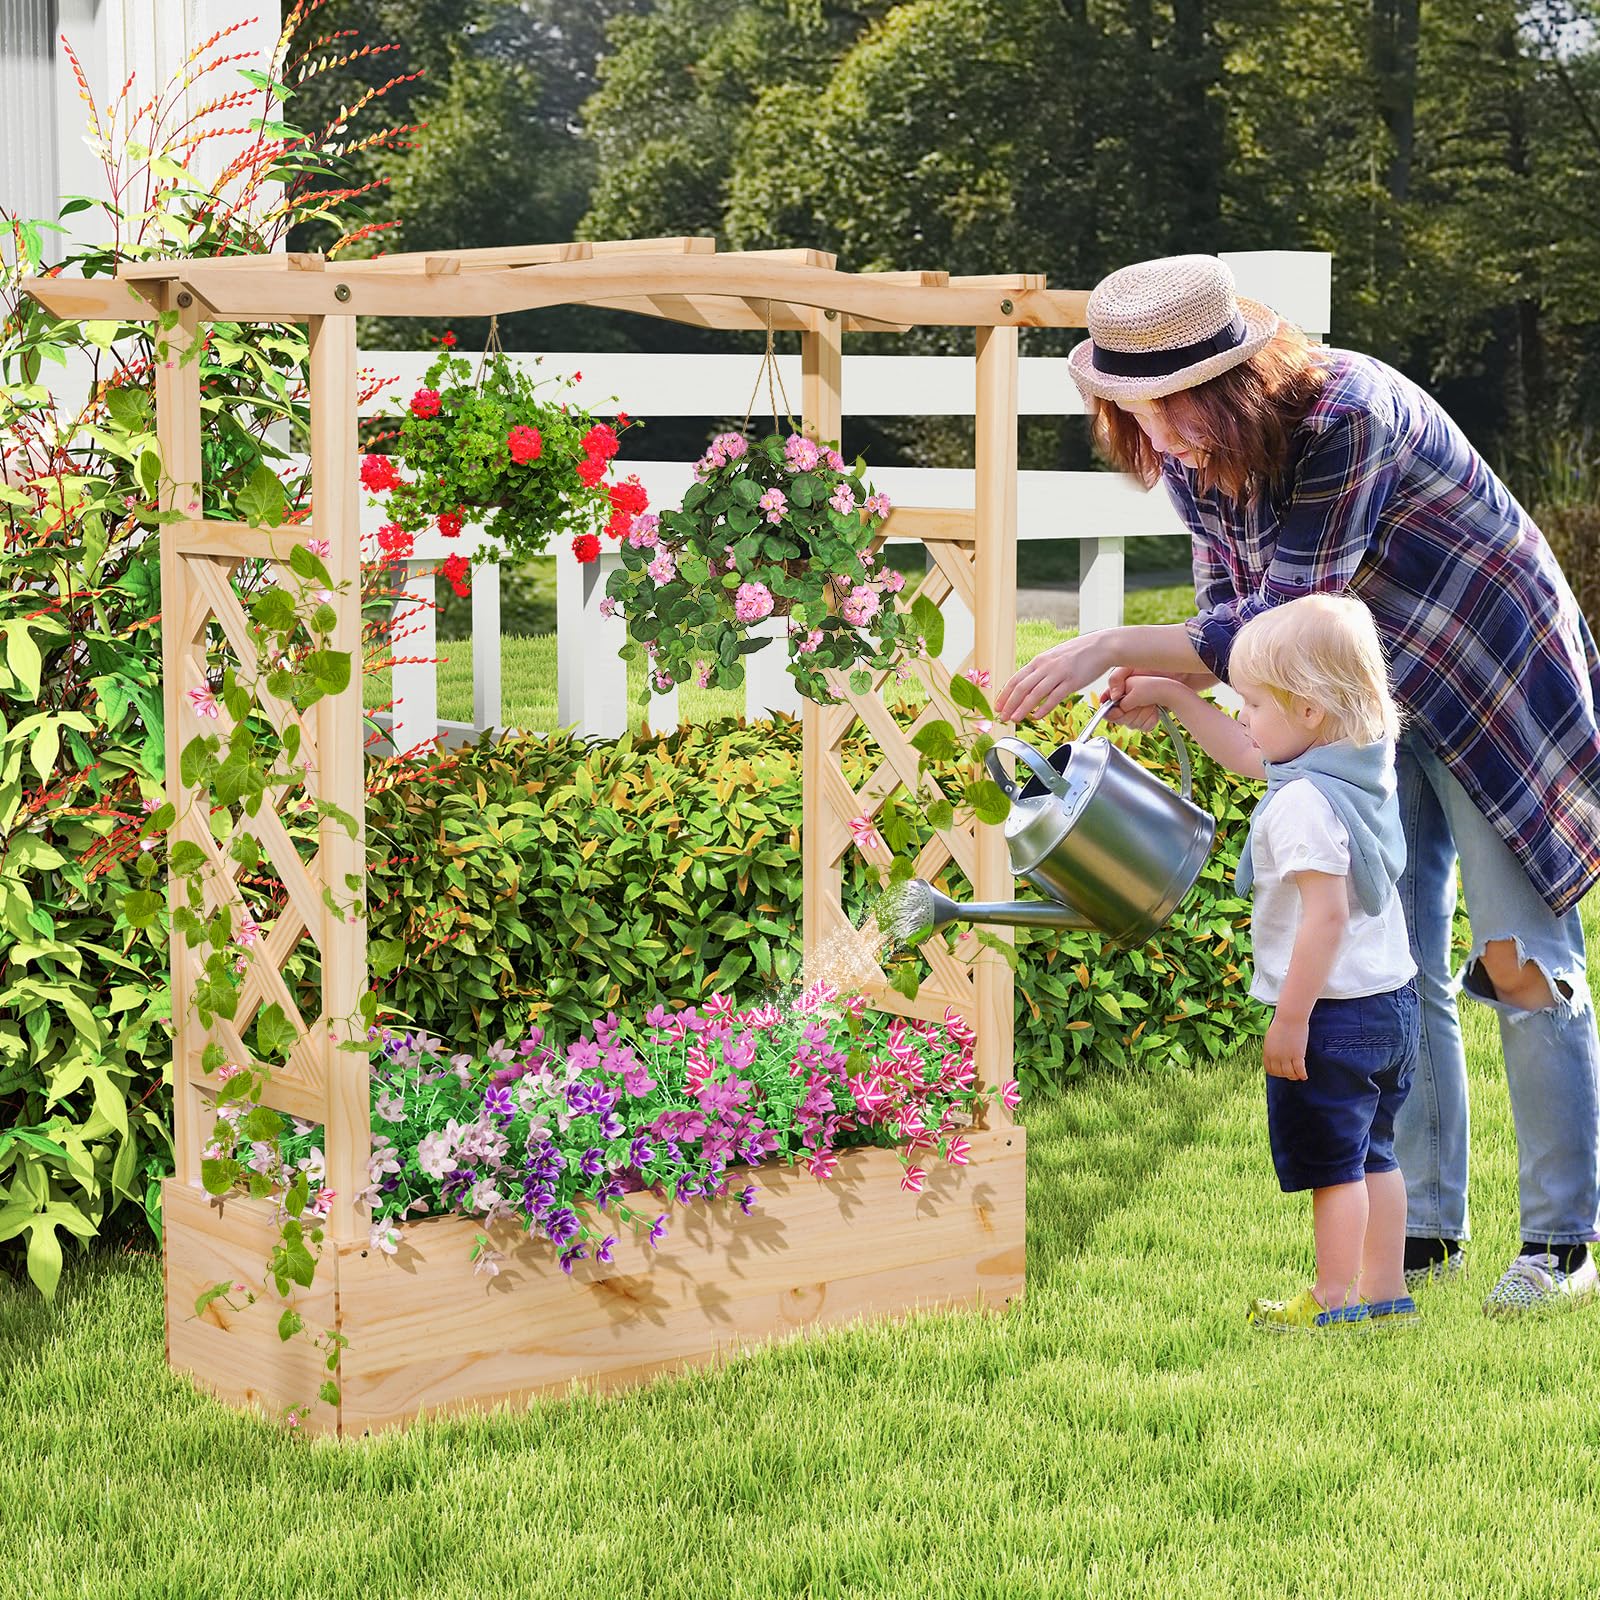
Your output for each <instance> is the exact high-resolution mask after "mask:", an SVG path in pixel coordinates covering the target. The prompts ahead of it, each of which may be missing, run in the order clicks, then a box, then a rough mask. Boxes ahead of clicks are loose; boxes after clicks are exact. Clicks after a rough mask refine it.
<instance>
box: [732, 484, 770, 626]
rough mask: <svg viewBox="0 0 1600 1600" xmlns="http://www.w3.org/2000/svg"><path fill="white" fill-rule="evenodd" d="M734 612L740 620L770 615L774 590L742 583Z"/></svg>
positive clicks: (735, 597)
mask: <svg viewBox="0 0 1600 1600" xmlns="http://www.w3.org/2000/svg"><path fill="white" fill-rule="evenodd" d="M774 492H775V491H774ZM733 614H734V616H736V617H737V618H738V619H739V621H740V622H759V621H760V620H761V619H762V618H763V617H770V616H771V615H772V591H771V590H770V589H769V588H768V587H767V586H766V585H765V584H764V583H741V584H740V585H739V592H738V594H737V595H735V596H734V601H733Z"/></svg>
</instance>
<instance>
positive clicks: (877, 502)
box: [865, 494, 890, 517]
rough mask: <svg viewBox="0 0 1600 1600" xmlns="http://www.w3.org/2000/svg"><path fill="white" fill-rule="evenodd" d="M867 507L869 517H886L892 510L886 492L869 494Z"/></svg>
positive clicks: (866, 502)
mask: <svg viewBox="0 0 1600 1600" xmlns="http://www.w3.org/2000/svg"><path fill="white" fill-rule="evenodd" d="M865 507H866V512H867V515H868V516H869V517H886V516H888V515H889V511H890V505H889V497H888V495H886V494H869V495H868V496H867V498H866V501H865Z"/></svg>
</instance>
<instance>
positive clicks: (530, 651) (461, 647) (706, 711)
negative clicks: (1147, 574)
mask: <svg viewBox="0 0 1600 1600" xmlns="http://www.w3.org/2000/svg"><path fill="white" fill-rule="evenodd" d="M1193 609H1194V593H1193V591H1192V590H1191V589H1189V588H1187V587H1185V586H1183V585H1179V586H1177V587H1175V588H1161V589H1132V590H1130V591H1129V592H1128V597H1127V602H1126V607H1125V614H1126V619H1127V621H1128V622H1130V623H1148V622H1176V621H1180V620H1181V619H1182V618H1184V617H1186V616H1188V615H1189V614H1190V612H1192V611H1193ZM1070 637H1071V634H1070V633H1064V632H1062V631H1061V630H1060V629H1059V628H1054V627H1052V626H1051V625H1050V624H1049V623H1048V622H1041V621H1039V620H1038V619H1037V618H1035V619H1031V620H1030V619H1026V618H1025V619H1023V620H1021V621H1019V622H1018V624H1017V661H1018V663H1019V664H1021V663H1022V662H1024V661H1030V660H1032V658H1033V657H1034V656H1036V655H1037V654H1038V653H1039V652H1040V651H1041V650H1044V649H1047V648H1048V647H1049V646H1050V645H1052V644H1055V643H1056V642H1057V641H1058V640H1060V639H1066V638H1070ZM439 654H440V658H441V659H440V665H439V715H440V716H441V717H442V718H443V719H444V720H445V721H447V722H470V721H471V720H472V646H471V644H470V643H469V642H468V641H467V640H465V639H457V640H453V641H452V640H446V641H443V642H441V643H440V645H439ZM643 683H644V678H643V673H642V670H641V669H638V668H630V669H629V673H628V693H629V695H630V697H634V698H635V699H636V698H637V696H638V694H639V691H640V689H641V688H642V687H643ZM365 694H366V704H367V705H368V706H381V705H384V704H386V703H387V702H388V700H389V698H390V689H389V674H388V673H387V672H377V673H371V674H369V675H368V677H367V680H366V690H365ZM500 698H501V706H502V712H501V715H502V719H503V721H504V723H505V725H506V726H507V727H508V728H521V729H524V730H526V731H547V730H549V729H551V728H554V727H555V726H556V639H555V635H554V634H552V633H546V634H537V635H535V636H533V637H531V638H517V637H513V636H509V635H508V636H507V637H505V638H503V639H502V640H501V649H500ZM636 709H637V708H636ZM638 714H639V715H640V716H642V714H643V713H642V711H641V712H639V713H638ZM678 714H679V716H680V717H682V718H683V720H684V721H686V722H713V721H715V720H716V719H717V718H719V717H740V716H743V715H744V694H743V691H740V692H739V693H737V694H734V693H729V692H727V691H725V690H719V689H696V688H694V687H693V686H692V685H691V686H688V687H684V688H680V689H679V690H678Z"/></svg>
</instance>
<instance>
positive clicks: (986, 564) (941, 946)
mask: <svg viewBox="0 0 1600 1600" xmlns="http://www.w3.org/2000/svg"><path fill="white" fill-rule="evenodd" d="M801 354H802V366H803V371H804V379H805V408H804V409H805V426H806V429H807V431H808V432H810V433H811V434H812V436H813V437H815V438H819V439H830V438H837V437H838V436H839V422H840V413H841V409H842V408H841V405H840V395H839V378H840V373H841V370H842V367H841V364H840V362H839V360H838V344H837V334H836V333H830V332H829V331H827V330H822V331H819V332H818V333H816V334H808V335H806V336H805V337H804V338H803V339H802V341H801ZM977 358H978V359H977V365H976V377H977V405H976V408H975V409H976V424H975V447H976V448H975V471H974V501H973V509H972V510H970V511H964V510H944V509H937V508H931V507H901V508H898V509H896V510H895V511H894V512H893V513H892V514H891V516H890V518H889V520H888V522H887V523H886V524H885V526H884V529H883V533H884V536H885V537H888V536H890V535H894V536H905V537H912V538H916V539H919V540H920V541H921V542H922V544H923V546H924V548H925V549H926V551H927V553H928V559H929V570H928V573H927V576H926V578H925V579H924V580H923V583H922V585H921V587H920V589H919V591H918V592H919V594H920V595H922V596H925V597H926V598H927V599H929V600H931V601H933V603H934V604H935V605H938V606H940V608H941V609H943V608H944V607H945V606H946V605H947V604H949V603H950V602H952V601H955V602H959V603H960V605H962V606H964V607H965V608H966V610H967V611H968V612H969V613H970V614H971V616H972V620H973V647H972V650H971V651H970V652H969V654H968V655H967V656H966V657H965V658H964V659H963V660H961V661H959V662H956V663H955V664H954V669H953V670H955V671H956V672H961V671H965V670H966V669H967V668H968V667H972V666H976V667H979V668H982V669H983V670H985V671H987V672H988V673H989V674H990V676H991V680H992V682H993V683H994V684H996V685H998V684H999V683H1002V682H1004V680H1005V678H1006V677H1007V676H1009V674H1010V672H1011V669H1012V667H1013V665H1014V663H1015V649H1016V521H1017V519H1016V466H1017V454H1016V452H1017V426H1016V425H1017V340H1016V332H1015V330H1014V329H1001V328H996V329H980V330H979V331H978V335H977ZM950 671H951V669H950V668H948V667H946V666H943V665H941V664H940V663H939V662H937V661H926V662H924V663H922V664H920V666H919V676H920V677H921V678H922V679H923V682H924V685H925V687H926V688H927V691H928V701H927V704H926V705H925V706H924V707H923V708H922V709H921V710H920V711H919V712H918V713H917V715H916V716H915V717H914V718H912V719H911V720H910V722H909V724H908V725H906V726H902V725H901V723H900V721H899V720H898V719H897V717H896V715H895V712H894V711H893V710H892V709H891V708H890V705H889V704H888V701H887V699H886V697H885V694H884V689H885V686H886V685H887V684H888V682H889V679H890V674H889V673H888V672H887V671H885V672H880V673H877V674H875V675H874V677H873V680H872V682H871V685H870V687H869V688H868V689H867V690H866V691H865V692H864V693H861V694H857V693H855V692H854V691H853V690H852V689H851V688H850V684H849V680H848V676H847V675H846V674H842V673H835V674H833V675H832V676H831V679H830V682H831V685H832V688H833V691H834V693H835V694H837V695H838V696H839V697H840V704H839V705H837V706H810V707H808V708H807V710H806V721H805V781H806V807H805V845H804V857H805V922H806V929H805V932H806V954H807V958H808V962H814V963H815V965H816V966H817V967H818V968H826V967H828V966H829V965H830V963H829V961H828V960H827V955H828V952H829V951H831V950H832V949H834V948H837V947H838V946H839V945H840V944H844V945H845V946H846V947H847V948H849V949H850V959H851V961H852V962H853V963H854V964H855V969H856V970H855V973H854V974H853V983H854V985H855V986H858V987H860V988H862V989H864V990H865V992H866V993H867V994H868V995H869V996H870V997H871V998H872V1000H873V1002H874V1003H875V1004H876V1005H878V1006H880V1007H882V1008H883V1009H885V1010H891V1011H897V1012H900V1013H902V1014H905V1015H911V1016H918V1017H926V1018H929V1019H934V1020H936V1019H939V1018H942V1017H943V1016H944V1014H945V1011H946V1009H947V1008H953V1009H954V1010H955V1011H957V1012H959V1013H960V1014H961V1015H962V1016H963V1017H964V1018H966V1019H967V1021H968V1022H969V1023H970V1024H971V1026H972V1027H973V1028H974V1030H975V1031H976V1033H977V1039H978V1045H977V1071H978V1076H979V1079H980V1081H983V1082H986V1083H996V1082H1000V1081H1003V1080H1004V1079H1006V1078H1009V1077H1010V1076H1011V1069H1012V1035H1013V1017H1012V1003H1013V993H1012V982H1011V973H1010V969H1009V967H1008V966H1007V965H1006V964H1005V962H1004V961H1003V959H1002V958H1001V956H1000V955H999V954H997V953H996V952H995V951H993V950H989V949H986V948H984V947H983V946H982V945H980V944H979V943H978V942H977V941H976V940H968V941H967V942H966V943H965V944H964V945H963V944H962V943H960V942H959V941H958V943H957V944H956V946H955V947H954V948H952V947H950V946H948V945H947V944H946V943H945V941H944V939H943V937H942V936H941V935H935V936H934V937H932V938H930V939H928V940H926V941H925V942H924V943H923V944H922V945H921V946H920V947H919V953H920V954H921V956H922V957H923V958H924V959H925V961H926V963H927V967H928V972H927V976H926V977H925V978H924V980H923V982H922V984H921V986H920V988H919V992H918V994H917V996H916V998H915V999H914V1000H908V999H906V998H905V997H904V996H903V995H901V994H899V993H897V992H896V991H895V990H893V989H891V988H890V987H889V985H888V983H887V981H886V979H885V976H884V973H883V969H882V968H881V966H878V965H877V963H876V962H873V961H871V960H870V959H869V958H868V957H867V954H866V952H865V950H864V948H863V947H862V945H861V944H860V942H859V941H857V940H855V939H854V938H853V933H852V930H853V927H854V924H853V921H852V919H851V918H850V916H849V915H848V913H847V912H846V909H845V906H844V903H843V879H844V873H843V866H842V864H843V862H844V860H845V858H846V857H847V855H848V854H849V853H850V852H851V851H853V850H860V851H861V852H862V853H863V854H864V855H865V856H866V857H867V859H868V860H869V861H871V862H872V863H873V865H874V866H876V867H878V868H879V869H880V870H881V871H883V872H887V869H888V867H889V866H890V864H891V861H892V856H891V854H890V852H889V850H888V848H887V846H886V845H884V844H883V843H882V842H881V839H880V840H879V842H877V843H867V844H863V843H858V842H857V838H856V835H855V832H854V831H853V830H852V828H851V823H852V821H853V820H854V819H857V818H861V817H865V818H867V819H868V820H869V821H871V820H873V819H875V818H876V817H877V816H878V815H879V813H880V812H881V811H882V809H883V807H884V805H885V804H886V803H887V802H888V801H889V799H890V798H891V797H892V796H894V795H896V794H899V793H902V792H904V793H905V794H907V795H911V794H915V793H918V792H920V793H921V794H922V795H924V796H929V795H930V784H931V780H930V779H920V780H919V777H918V773H917V767H918V761H919V757H918V754H917V751H916V748H915V746H914V745H913V743H912V741H913V740H914V739H915V737H916V735H917V733H918V732H919V731H920V730H921V729H922V728H923V727H924V726H925V725H926V724H927V723H928V722H930V721H932V720H935V719H937V718H944V719H946V720H948V721H951V722H954V723H956V724H957V725H959V723H960V715H959V713H958V711H957V709H956V707H955V705H954V704H953V702H952V701H951V699H950V693H949V690H950ZM858 727H859V728H861V729H863V730H864V731H865V732H866V734H867V735H868V736H869V737H870V739H871V740H872V741H873V742H874V743H875V744H876V747H877V751H876V756H875V758H874V760H873V761H872V763H871V768H870V770H869V771H868V773H867V775H866V776H865V778H864V779H860V778H858V779H857V781H856V782H855V783H852V781H851V778H850V775H849V772H848V770H847V759H846V745H847V743H848V742H849V741H850V740H851V739H852V737H853V735H854V732H855V730H856V729H857V728H858ZM919 785H920V790H919ZM951 867H953V868H955V869H957V870H959V872H960V874H961V876H962V877H964V878H965V879H966V882H967V885H968V887H969V889H970V891H971V892H972V894H973V895H974V896H975V897H976V898H978V899H981V900H990V899H1005V898H1008V897H1009V895H1010V893H1011V890H1012V877H1011V870H1010V864H1009V861H1008V858H1007V854H1006V848H1005V842H1004V839H1003V837H1002V836H1001V834H1000V832H999V830H998V829H996V828H993V827H985V826H984V825H983V824H979V823H968V824H967V825H965V826H952V827H950V828H947V829H941V830H939V831H937V832H936V833H935V834H934V836H933V837H932V838H931V839H930V840H929V841H928V842H927V844H926V845H925V846H924V847H923V849H922V851H921V853H920V854H919V856H918V858H917V860H916V862H915V863H914V868H915V872H916V875H917V876H918V877H922V878H927V879H930V880H932V879H934V878H937V877H938V876H939V874H940V873H941V872H944V871H945V870H946V869H947V868H951ZM996 931H997V933H998V934H999V936H1000V937H1001V938H1006V937H1008V936H1009V935H1008V933H1007V931H1006V930H1003V929H1001V930H996ZM957 951H960V952H961V953H960V954H957ZM995 1115H996V1117H997V1118H998V1119H999V1120H1005V1117H1004V1113H1003V1112H999V1111H997V1112H996V1113H995Z"/></svg>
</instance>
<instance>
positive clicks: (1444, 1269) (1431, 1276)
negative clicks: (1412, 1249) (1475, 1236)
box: [1405, 1246, 1467, 1294]
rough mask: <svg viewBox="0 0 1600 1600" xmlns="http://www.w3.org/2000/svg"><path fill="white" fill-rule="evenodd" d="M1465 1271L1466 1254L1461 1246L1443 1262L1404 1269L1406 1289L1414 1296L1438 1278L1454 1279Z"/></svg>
mask: <svg viewBox="0 0 1600 1600" xmlns="http://www.w3.org/2000/svg"><path fill="white" fill-rule="evenodd" d="M1466 1270H1467V1252H1466V1248H1465V1247H1464V1246H1463V1247H1462V1248H1461V1249H1459V1250H1452V1251H1451V1252H1450V1253H1449V1255H1447V1256H1446V1257H1445V1258H1444V1260H1443V1261H1434V1262H1430V1263H1429V1264H1428V1265H1427V1266H1425V1267H1408V1268H1407V1269H1406V1275H1405V1276H1406V1289H1407V1291H1408V1292H1409V1293H1411V1294H1415V1293H1416V1292H1417V1290H1419V1289H1424V1288H1426V1287H1427V1286H1428V1285H1429V1284H1430V1283H1432V1282H1434V1281H1435V1280H1436V1279H1439V1278H1454V1277H1456V1276H1458V1275H1459V1274H1461V1273H1464V1272H1465V1271H1466Z"/></svg>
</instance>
